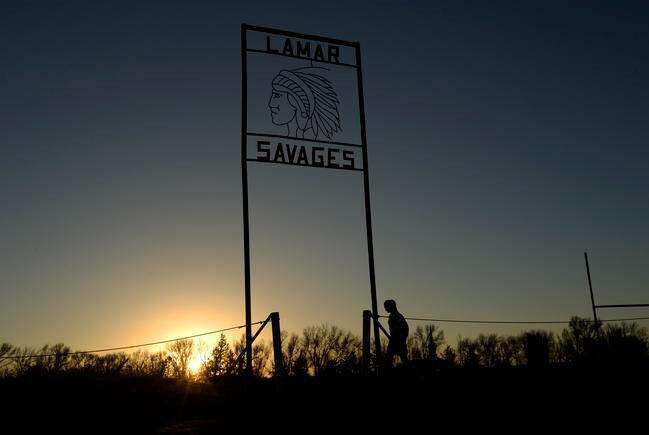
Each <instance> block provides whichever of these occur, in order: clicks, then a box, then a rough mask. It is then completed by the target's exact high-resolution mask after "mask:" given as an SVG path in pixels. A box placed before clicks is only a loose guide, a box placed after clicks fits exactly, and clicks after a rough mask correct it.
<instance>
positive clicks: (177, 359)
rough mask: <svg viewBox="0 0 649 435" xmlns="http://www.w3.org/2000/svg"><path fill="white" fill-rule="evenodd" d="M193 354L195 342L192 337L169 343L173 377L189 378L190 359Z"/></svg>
mask: <svg viewBox="0 0 649 435" xmlns="http://www.w3.org/2000/svg"><path fill="white" fill-rule="evenodd" d="M193 354H194V342H193V341H192V340H190V339H187V340H178V341H174V342H172V343H169V344H168V345H167V355H168V358H169V369H170V370H171V376H172V377H175V378H178V379H189V375H190V373H189V361H190V360H191V358H192V355H193Z"/></svg>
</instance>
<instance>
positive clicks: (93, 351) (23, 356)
mask: <svg viewBox="0 0 649 435" xmlns="http://www.w3.org/2000/svg"><path fill="white" fill-rule="evenodd" d="M260 323H264V321H263V320H261V321H259V322H254V323H251V325H259V324H260ZM245 327H246V325H245V324H243V325H237V326H231V327H229V328H223V329H217V330H216V331H208V332H202V333H200V334H194V335H188V336H186V337H179V338H170V339H169V340H160V341H152V342H149V343H142V344H133V345H130V346H119V347H107V348H105V349H93V350H78V351H74V352H61V353H51V354H38V355H12V356H3V357H0V360H3V359H22V358H46V357H53V356H69V355H81V354H86V353H102V352H111V351H114V350H126V349H134V348H137V347H147V346H155V345H156V344H165V343H171V342H172V341H181V340H187V339H190V338H196V337H202V336H204V335H211V334H218V333H219V332H225V331H231V330H233V329H241V328H245Z"/></svg>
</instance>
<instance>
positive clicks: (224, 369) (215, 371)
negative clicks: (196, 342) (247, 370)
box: [203, 334, 235, 381]
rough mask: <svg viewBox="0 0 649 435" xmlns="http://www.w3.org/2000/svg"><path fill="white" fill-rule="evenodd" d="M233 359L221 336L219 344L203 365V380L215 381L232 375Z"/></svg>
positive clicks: (223, 336) (225, 341) (228, 346)
mask: <svg viewBox="0 0 649 435" xmlns="http://www.w3.org/2000/svg"><path fill="white" fill-rule="evenodd" d="M234 358H235V357H234V355H233V353H232V350H231V349H230V345H229V344H228V341H227V340H226V339H225V335H224V334H221V337H220V338H219V342H218V343H217V344H216V346H214V349H212V353H211V355H210V357H209V359H208V360H207V362H206V363H205V366H204V369H203V378H205V379H207V380H210V381H215V380H217V379H219V378H221V377H223V376H227V375H232V374H233V373H232V369H233V366H234V364H233V363H232V361H233V360H234Z"/></svg>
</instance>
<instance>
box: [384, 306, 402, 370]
mask: <svg viewBox="0 0 649 435" xmlns="http://www.w3.org/2000/svg"><path fill="white" fill-rule="evenodd" d="M383 307H384V308H385V311H387V312H388V313H390V316H389V317H388V326H389V328H390V342H389V343H388V351H387V354H386V363H387V365H388V367H391V366H392V360H393V359H394V356H395V355H398V356H399V358H401V362H402V363H405V362H406V361H408V346H407V344H406V341H407V340H408V322H406V319H405V318H404V317H403V315H402V314H401V313H400V312H399V311H398V310H397V303H396V302H395V301H394V300H392V299H388V300H386V301H385V302H383Z"/></svg>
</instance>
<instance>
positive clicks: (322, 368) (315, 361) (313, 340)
mask: <svg viewBox="0 0 649 435" xmlns="http://www.w3.org/2000/svg"><path fill="white" fill-rule="evenodd" d="M302 346H303V349H304V354H305V357H306V360H307V362H308V363H309V367H310V369H311V370H312V371H313V373H314V374H315V375H316V376H318V375H322V374H325V373H333V372H338V373H341V372H343V373H354V372H358V371H359V369H360V366H359V361H360V340H359V339H358V337H356V336H354V335H353V334H352V333H350V332H348V331H342V330H341V329H339V328H338V327H336V326H328V325H320V326H311V327H308V328H306V329H305V330H304V332H303V333H302Z"/></svg>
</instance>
